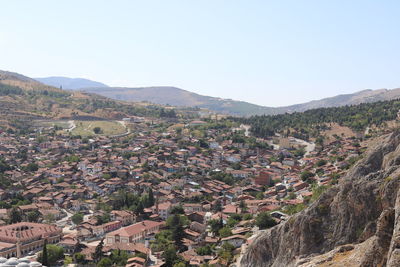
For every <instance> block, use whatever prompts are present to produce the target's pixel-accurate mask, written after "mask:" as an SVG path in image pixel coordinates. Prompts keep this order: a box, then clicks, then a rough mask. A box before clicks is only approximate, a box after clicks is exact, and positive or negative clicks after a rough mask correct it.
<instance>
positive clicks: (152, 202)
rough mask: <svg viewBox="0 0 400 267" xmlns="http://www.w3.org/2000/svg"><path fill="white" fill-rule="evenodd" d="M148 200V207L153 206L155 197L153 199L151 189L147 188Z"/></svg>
mask: <svg viewBox="0 0 400 267" xmlns="http://www.w3.org/2000/svg"><path fill="white" fill-rule="evenodd" d="M148 201H149V207H151V206H153V205H154V203H155V199H154V194H153V189H151V188H150V189H149V197H148Z"/></svg>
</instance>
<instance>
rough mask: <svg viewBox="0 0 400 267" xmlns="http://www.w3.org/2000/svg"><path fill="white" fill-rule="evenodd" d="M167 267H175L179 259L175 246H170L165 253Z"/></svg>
mask: <svg viewBox="0 0 400 267" xmlns="http://www.w3.org/2000/svg"><path fill="white" fill-rule="evenodd" d="M163 257H164V261H165V264H164V266H165V267H173V266H174V264H175V262H176V260H177V259H178V256H177V251H176V249H175V247H174V246H172V245H170V246H169V247H168V248H167V249H166V250H165V251H164V253H163Z"/></svg>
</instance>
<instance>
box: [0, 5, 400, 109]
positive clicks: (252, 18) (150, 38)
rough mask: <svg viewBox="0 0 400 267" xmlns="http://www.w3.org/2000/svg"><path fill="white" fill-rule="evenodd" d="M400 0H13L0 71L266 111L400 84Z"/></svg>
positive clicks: (3, 17) (5, 20) (1, 40)
mask: <svg viewBox="0 0 400 267" xmlns="http://www.w3.org/2000/svg"><path fill="white" fill-rule="evenodd" d="M399 11H400V1H397V0H393V1H390V0H381V1H376V0H352V1H349V0H330V1H328V0H327V1H323V0H315V1H311V0H282V1H278V0H276V1H269V0H260V1H256V0H201V1H200V0H198V1H195V0H158V1H156V0H142V1H136V0H126V1H123V0H113V1H109V0H104V1H102V0H85V1H82V0H80V1H75V0H57V1H54V0H48V1H45V0H35V1H31V0H13V1H2V2H1V10H0V69H1V70H8V71H14V72H18V73H21V74H24V75H26V76H29V77H48V76H67V77H73V78H76V77H81V78H89V79H92V80H96V81H100V82H103V83H106V84H108V85H111V86H127V87H137V86H159V85H163V86H176V87H179V88H182V89H186V90H189V91H192V92H195V93H199V94H204V95H210V96H216V97H222V98H231V99H235V100H243V101H248V102H251V103H255V104H260V105H265V106H284V105H290V104H296V103H302V102H306V101H310V100H314V99H320V98H323V97H329V96H334V95H337V94H343V93H353V92H356V91H359V90H363V89H380V88H398V87H400V75H399V74H400V68H399V64H400V16H399V15H398V14H399V13H400V12H399Z"/></svg>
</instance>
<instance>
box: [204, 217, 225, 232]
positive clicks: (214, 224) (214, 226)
mask: <svg viewBox="0 0 400 267" xmlns="http://www.w3.org/2000/svg"><path fill="white" fill-rule="evenodd" d="M208 224H209V225H210V228H211V232H212V233H214V235H216V234H218V232H219V230H220V229H221V228H222V227H224V225H223V222H222V219H220V220H216V219H212V220H210V221H208Z"/></svg>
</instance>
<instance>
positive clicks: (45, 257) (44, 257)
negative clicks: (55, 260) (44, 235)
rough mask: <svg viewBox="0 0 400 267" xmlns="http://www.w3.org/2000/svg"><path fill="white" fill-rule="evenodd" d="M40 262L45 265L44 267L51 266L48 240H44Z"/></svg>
mask: <svg viewBox="0 0 400 267" xmlns="http://www.w3.org/2000/svg"><path fill="white" fill-rule="evenodd" d="M39 261H40V262H41V263H42V264H43V265H44V266H48V265H49V255H48V254H47V239H45V240H44V243H43V250H42V258H41V260H40V257H39Z"/></svg>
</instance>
